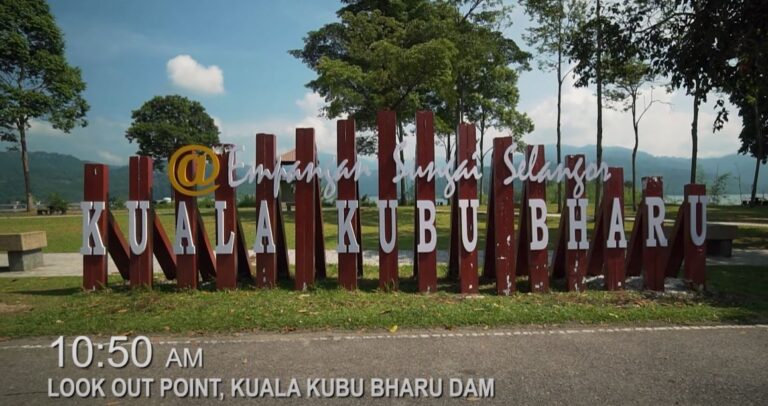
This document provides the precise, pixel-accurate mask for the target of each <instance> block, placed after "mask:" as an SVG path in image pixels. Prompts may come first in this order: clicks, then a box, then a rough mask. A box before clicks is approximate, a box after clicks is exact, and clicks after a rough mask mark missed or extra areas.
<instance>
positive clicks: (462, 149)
mask: <svg viewBox="0 0 768 406" xmlns="http://www.w3.org/2000/svg"><path fill="white" fill-rule="evenodd" d="M475 131H476V130H475V126H474V124H468V123H461V124H459V145H458V147H459V149H458V153H459V163H461V162H462V161H465V160H466V161H467V166H466V168H467V172H471V171H472V169H474V168H475V167H476V166H477V163H476V162H475V160H474V159H472V154H473V153H474V152H475V144H476V142H477V141H476V136H475ZM458 183H459V184H458V198H459V200H465V201H467V200H469V201H471V200H475V199H477V179H475V178H474V177H470V178H469V179H465V178H464V177H462V178H461V179H460V180H459V182H458ZM457 209H458V207H457ZM457 213H458V215H459V216H462V214H461V210H458V211H457ZM472 213H473V211H472V208H471V206H470V207H468V208H467V209H466V212H465V215H464V218H462V219H461V220H460V221H459V223H458V224H457V231H458V237H459V238H458V245H459V250H458V253H459V286H460V291H461V293H477V292H478V291H479V288H478V284H479V283H478V277H477V247H475V249H473V250H471V251H469V250H467V248H466V247H465V246H464V244H463V242H462V238H461V232H462V227H461V224H462V221H463V222H464V224H466V225H467V236H468V239H470V240H471V239H472V236H473V235H475V233H477V218H476V217H475V216H473V215H472ZM476 238H478V239H479V236H477V237H476Z"/></svg>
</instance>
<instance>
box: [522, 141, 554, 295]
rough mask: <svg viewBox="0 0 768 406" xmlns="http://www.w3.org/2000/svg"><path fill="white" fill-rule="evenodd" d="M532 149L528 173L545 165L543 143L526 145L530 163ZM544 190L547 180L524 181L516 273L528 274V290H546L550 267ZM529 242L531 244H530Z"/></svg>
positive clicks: (535, 172)
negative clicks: (548, 264) (533, 158)
mask: <svg viewBox="0 0 768 406" xmlns="http://www.w3.org/2000/svg"><path fill="white" fill-rule="evenodd" d="M534 148H536V152H537V154H536V159H535V160H534V162H533V165H532V167H531V168H530V172H531V173H533V174H538V173H539V172H540V171H541V169H542V168H543V167H544V146H543V145H529V146H528V147H527V148H526V155H525V159H526V161H527V162H528V163H529V166H530V162H531V159H530V157H531V156H532V154H533V152H534ZM546 191H547V184H546V181H541V182H536V181H532V180H531V179H530V178H529V179H526V180H525V182H523V196H522V207H521V208H520V229H519V232H518V239H517V243H518V249H517V265H516V266H517V271H518V273H519V274H523V275H525V274H527V275H528V280H529V281H530V285H531V292H548V291H549V269H548V266H547V263H548V261H549V258H548V255H549V254H548V253H547V245H548V241H547V239H548V236H549V230H548V229H547V224H546V221H547V206H546ZM534 229H535V230H534ZM534 231H535V232H536V234H534ZM532 243H533V245H534V246H533V247H532V246H531V245H532Z"/></svg>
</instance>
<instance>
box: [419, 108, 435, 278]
mask: <svg viewBox="0 0 768 406" xmlns="http://www.w3.org/2000/svg"><path fill="white" fill-rule="evenodd" d="M434 161H435V127H434V114H433V113H432V112H431V111H419V112H417V113H416V166H417V167H418V168H426V167H427V165H429V164H430V163H433V162H434ZM416 200H426V201H430V202H432V204H434V203H435V179H432V180H428V179H427V178H426V177H419V178H416ZM414 217H415V218H416V219H417V220H416V221H418V212H417V213H416V215H415V216H414ZM414 231H415V233H416V236H415V237H416V238H414V241H415V243H416V244H418V239H419V232H418V227H417V228H416V229H415V230H414ZM414 248H415V247H414ZM414 252H416V261H415V264H414V265H415V266H417V267H418V268H417V269H418V274H417V279H418V284H419V292H434V291H436V290H437V251H436V250H435V251H432V252H417V251H416V250H415V249H414Z"/></svg>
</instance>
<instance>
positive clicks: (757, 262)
mask: <svg viewBox="0 0 768 406" xmlns="http://www.w3.org/2000/svg"><path fill="white" fill-rule="evenodd" d="M551 255H552V251H550V258H551ZM251 256H253V253H252V252H251ZM288 257H289V258H288V259H289V261H290V262H291V263H295V260H296V251H295V250H288ZM478 258H479V259H480V264H481V265H482V262H483V251H482V250H481V251H479V254H478ZM325 259H326V263H329V264H337V263H338V262H339V256H338V253H337V252H336V251H335V250H326V251H325ZM44 260H45V266H43V267H40V268H37V269H35V270H32V271H26V272H7V271H6V272H2V271H0V278H24V277H50V276H81V275H82V274H83V257H82V256H81V255H80V254H77V253H49V254H45V255H44ZM252 260H253V259H252ZM437 261H438V263H447V262H448V251H438V253H437ZM399 262H400V265H411V264H412V263H413V251H404V250H403V251H400V254H399ZM363 263H364V264H366V265H374V266H376V265H378V264H379V252H378V251H372V250H370V251H363ZM707 265H728V266H768V250H759V249H734V250H733V257H731V258H721V257H710V258H707ZM7 267H8V258H7V256H5V255H3V256H0V269H3V268H5V269H7ZM108 269H109V273H110V274H111V273H117V267H116V266H115V263H114V262H112V259H111V258H110V260H109V266H108ZM155 272H156V273H160V272H161V271H160V264H158V263H157V260H155Z"/></svg>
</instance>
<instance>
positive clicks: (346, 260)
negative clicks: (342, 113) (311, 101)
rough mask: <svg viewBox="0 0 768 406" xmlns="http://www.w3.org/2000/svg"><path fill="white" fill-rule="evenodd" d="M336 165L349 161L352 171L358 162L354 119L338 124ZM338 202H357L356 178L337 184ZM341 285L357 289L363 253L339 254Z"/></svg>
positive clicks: (348, 288) (353, 223)
mask: <svg viewBox="0 0 768 406" xmlns="http://www.w3.org/2000/svg"><path fill="white" fill-rule="evenodd" d="M336 160H337V161H336V163H337V164H339V165H340V164H341V162H342V161H343V160H347V164H346V167H347V169H348V170H349V169H351V168H352V167H354V165H355V163H356V162H357V149H356V146H355V121H354V120H352V119H347V120H338V121H337V122H336ZM337 193H338V196H337V198H338V200H346V201H356V200H357V191H356V182H355V179H354V178H351V179H347V178H345V177H342V178H341V179H339V182H338V184H337ZM350 210H351V209H350V208H346V209H344V214H346V213H348V212H349V211H350ZM355 212H357V210H355ZM357 217H358V216H357V214H355V215H354V217H353V220H352V229H353V230H354V232H355V233H356V234H358V233H357V230H356V228H357ZM338 221H339V224H341V222H342V218H341V216H339V220H338ZM339 235H341V229H339ZM361 237H362V236H361V235H357V236H356V240H357V242H358V245H359V242H360V241H361V240H362V238H361ZM343 243H344V244H350V243H351V241H350V240H349V239H348V238H345V239H344V241H343ZM338 255H339V284H340V285H341V286H342V287H344V288H345V289H347V290H354V289H357V261H358V257H360V256H361V253H359V252H358V253H352V252H339V254H338Z"/></svg>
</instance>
